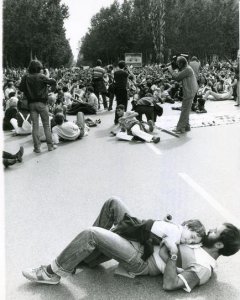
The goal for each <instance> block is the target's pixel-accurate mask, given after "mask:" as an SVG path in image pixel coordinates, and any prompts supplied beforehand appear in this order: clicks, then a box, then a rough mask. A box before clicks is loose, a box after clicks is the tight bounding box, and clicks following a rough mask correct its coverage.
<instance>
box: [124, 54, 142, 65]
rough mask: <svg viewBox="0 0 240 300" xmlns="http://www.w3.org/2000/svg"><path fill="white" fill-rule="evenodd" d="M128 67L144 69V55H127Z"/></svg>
mask: <svg viewBox="0 0 240 300" xmlns="http://www.w3.org/2000/svg"><path fill="white" fill-rule="evenodd" d="M125 63H126V65H132V66H133V67H142V53H125Z"/></svg>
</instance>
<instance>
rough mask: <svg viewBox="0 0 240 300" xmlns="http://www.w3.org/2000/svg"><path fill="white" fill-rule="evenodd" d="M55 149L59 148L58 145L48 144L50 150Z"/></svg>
mask: <svg viewBox="0 0 240 300" xmlns="http://www.w3.org/2000/svg"><path fill="white" fill-rule="evenodd" d="M55 149H57V145H50V146H48V151H53V150H55Z"/></svg>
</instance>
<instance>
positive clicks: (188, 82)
mask: <svg viewBox="0 0 240 300" xmlns="http://www.w3.org/2000/svg"><path fill="white" fill-rule="evenodd" d="M177 65H178V68H179V71H177V70H174V71H173V69H172V68H171V67H169V71H170V73H171V74H172V77H173V79H174V80H176V81H181V82H182V87H183V100H182V109H181V114H180V118H179V120H178V123H177V127H176V129H175V130H174V132H176V133H177V134H182V133H185V132H187V131H190V130H191V127H190V124H189V114H190V111H191V106H192V102H193V98H194V97H195V95H196V93H197V91H198V83H197V79H196V76H195V74H194V71H193V69H192V68H191V67H190V66H189V65H188V62H187V59H186V58H185V57H183V56H179V57H178V58H177Z"/></svg>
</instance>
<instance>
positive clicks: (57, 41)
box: [3, 0, 72, 66]
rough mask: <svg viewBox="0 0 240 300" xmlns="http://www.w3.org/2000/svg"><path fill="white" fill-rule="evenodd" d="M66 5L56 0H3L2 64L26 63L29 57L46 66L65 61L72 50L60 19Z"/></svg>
mask: <svg viewBox="0 0 240 300" xmlns="http://www.w3.org/2000/svg"><path fill="white" fill-rule="evenodd" d="M66 18H68V7H67V6H65V5H64V4H60V0H17V1H16V0H4V2H3V63H4V65H9V66H27V65H28V63H29V60H30V58H31V56H32V57H33V58H34V57H37V58H38V59H40V60H41V61H42V62H43V63H45V64H47V65H49V66H60V65H66V64H68V63H69V62H70V61H71V59H72V51H71V48H70V45H69V42H68V40H67V39H66V35H65V29H64V19H66Z"/></svg>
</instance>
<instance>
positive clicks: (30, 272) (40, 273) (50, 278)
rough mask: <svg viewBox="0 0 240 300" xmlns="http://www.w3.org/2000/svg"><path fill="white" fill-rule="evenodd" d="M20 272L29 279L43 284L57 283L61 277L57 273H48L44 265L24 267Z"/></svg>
mask: <svg viewBox="0 0 240 300" xmlns="http://www.w3.org/2000/svg"><path fill="white" fill-rule="evenodd" d="M22 274H23V276H24V277H25V278H27V279H28V280H30V281H33V282H38V283H44V284H58V283H59V282H60V279H61V277H60V276H58V275H57V274H49V273H48V272H47V268H46V266H41V267H39V268H36V269H26V270H23V271H22Z"/></svg>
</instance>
